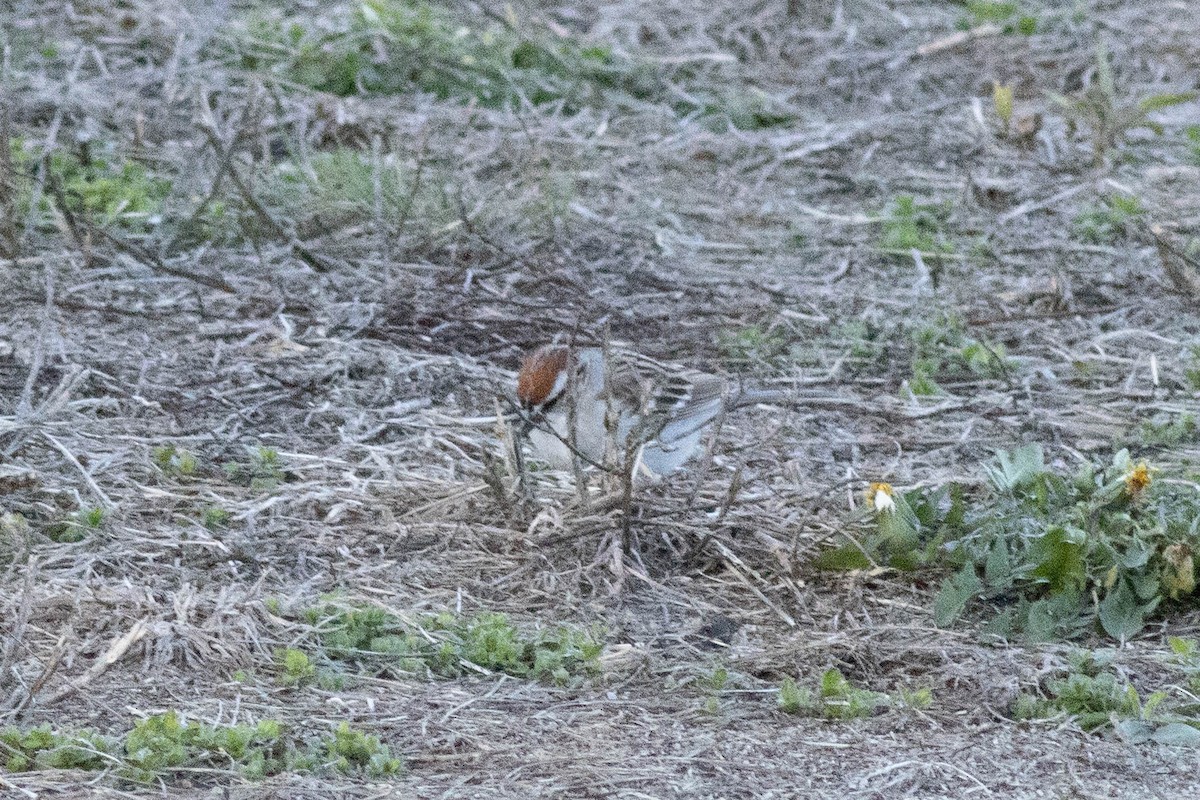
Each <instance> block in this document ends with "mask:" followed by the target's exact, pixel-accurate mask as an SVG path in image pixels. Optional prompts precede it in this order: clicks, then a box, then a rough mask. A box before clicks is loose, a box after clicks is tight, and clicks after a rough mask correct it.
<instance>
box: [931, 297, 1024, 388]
mask: <svg viewBox="0 0 1200 800" xmlns="http://www.w3.org/2000/svg"><path fill="white" fill-rule="evenodd" d="M909 338H910V339H911V341H912V375H911V377H910V378H909V381H908V388H909V390H910V391H911V392H912V393H913V394H915V395H918V396H929V395H937V394H941V393H942V388H941V386H940V385H939V382H947V381H970V380H978V379H981V378H983V379H992V380H996V379H1003V378H1006V377H1007V376H1008V374H1009V371H1010V368H1011V365H1010V362H1009V359H1008V356H1007V354H1006V353H1005V349H1004V345H1001V344H997V343H991V342H987V341H985V340H983V339H975V338H973V337H971V336H969V335H968V334H967V332H966V327H965V326H964V324H963V322H962V320H961V319H960V318H959V317H957V316H954V315H952V314H942V315H940V316H938V317H937V318H935V319H933V320H931V321H930V322H927V323H925V324H923V325H921V326H920V327H917V328H915V329H913V330H912V331H911V333H910V335H909Z"/></svg>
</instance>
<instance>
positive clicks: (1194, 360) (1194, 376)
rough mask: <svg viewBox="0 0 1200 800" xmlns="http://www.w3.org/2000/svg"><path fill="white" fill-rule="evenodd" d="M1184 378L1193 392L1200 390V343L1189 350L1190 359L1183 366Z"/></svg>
mask: <svg viewBox="0 0 1200 800" xmlns="http://www.w3.org/2000/svg"><path fill="white" fill-rule="evenodd" d="M1183 380H1184V382H1185V383H1187V387H1188V388H1189V389H1191V390H1192V391H1193V392H1200V344H1194V345H1192V346H1191V348H1190V349H1189V351H1188V360H1187V363H1186V364H1185V365H1184V367H1183Z"/></svg>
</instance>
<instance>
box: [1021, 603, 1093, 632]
mask: <svg viewBox="0 0 1200 800" xmlns="http://www.w3.org/2000/svg"><path fill="white" fill-rule="evenodd" d="M1081 606H1082V603H1081V600H1080V595H1079V594H1078V592H1074V591H1069V592H1063V593H1062V594H1058V595H1053V596H1051V597H1043V598H1042V599H1040V600H1035V601H1033V602H1032V603H1027V604H1024V605H1023V606H1022V608H1021V609H1020V611H1019V616H1020V617H1021V618H1022V619H1023V621H1024V623H1025V624H1024V625H1023V626H1022V628H1023V630H1024V632H1025V638H1026V639H1028V640H1030V641H1033V642H1049V641H1053V640H1055V639H1058V638H1062V637H1070V636H1074V635H1076V634H1077V633H1079V630H1080V629H1081V628H1082V627H1083V618H1082V608H1081Z"/></svg>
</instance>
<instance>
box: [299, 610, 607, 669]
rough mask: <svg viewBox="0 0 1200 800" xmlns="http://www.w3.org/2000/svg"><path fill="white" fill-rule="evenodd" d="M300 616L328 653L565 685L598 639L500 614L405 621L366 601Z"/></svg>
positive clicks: (385, 665)
mask: <svg viewBox="0 0 1200 800" xmlns="http://www.w3.org/2000/svg"><path fill="white" fill-rule="evenodd" d="M305 617H306V619H307V620H308V621H309V623H310V624H313V625H315V626H316V627H317V629H318V634H319V637H320V642H321V645H322V647H323V648H324V649H325V651H326V653H327V654H328V655H329V657H330V658H333V659H335V660H340V661H355V662H361V663H363V664H365V665H368V666H374V667H375V668H378V669H401V670H404V671H408V672H428V673H430V674H432V675H434V676H437V677H443V678H453V677H458V676H460V675H462V674H465V673H469V672H472V671H476V670H478V669H480V668H482V669H485V670H490V671H496V672H504V673H507V674H509V675H514V676H517V677H521V678H530V679H533V680H551V681H554V682H556V683H568V682H570V681H571V680H574V679H578V678H579V677H581V676H582V675H585V674H590V673H594V672H596V671H597V670H598V669H599V661H598V658H599V655H600V652H601V651H602V649H603V642H602V641H601V640H600V639H599V638H598V637H597V636H596V635H594V634H591V633H585V632H582V631H579V630H576V629H573V628H570V627H567V626H558V627H555V628H550V629H545V630H541V631H538V632H536V633H534V634H532V635H530V634H525V633H522V632H521V631H520V630H519V629H518V628H517V627H516V626H514V625H513V624H512V623H511V622H510V621H509V620H508V618H507V617H506V616H505V615H504V614H495V613H488V612H484V613H480V614H475V615H472V616H456V615H454V614H440V615H437V616H434V617H427V618H425V619H423V620H421V621H419V622H418V623H415V624H413V623H407V622H405V621H403V620H401V619H400V618H399V617H396V616H394V615H392V614H389V613H387V612H386V611H383V610H382V609H378V608H371V607H354V606H351V607H341V606H336V605H325V606H322V607H319V608H313V609H309V610H308V611H306V612H305Z"/></svg>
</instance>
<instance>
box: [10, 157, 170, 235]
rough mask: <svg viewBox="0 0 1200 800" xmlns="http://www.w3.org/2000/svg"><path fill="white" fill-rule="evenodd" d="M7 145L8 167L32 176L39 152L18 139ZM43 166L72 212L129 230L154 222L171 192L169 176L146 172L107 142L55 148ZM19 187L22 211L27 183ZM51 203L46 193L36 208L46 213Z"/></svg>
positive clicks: (25, 208)
mask: <svg viewBox="0 0 1200 800" xmlns="http://www.w3.org/2000/svg"><path fill="white" fill-rule="evenodd" d="M11 147H12V162H13V166H14V168H16V169H17V170H18V171H20V172H22V173H25V174H32V173H33V171H34V170H35V169H37V168H38V156H39V153H38V152H36V151H35V150H33V149H30V148H27V147H26V146H25V144H24V143H23V142H21V141H20V140H13V142H12V145H11ZM46 165H47V167H48V169H49V171H50V173H51V174H52V175H53V176H55V178H56V179H57V180H58V181H59V182H60V184H61V186H62V191H63V194H64V195H65V197H66V201H67V207H68V208H69V209H70V210H71V211H72V212H73V213H76V214H80V215H83V216H86V217H94V218H96V219H97V220H98V221H99V222H101V223H102V224H111V225H118V226H121V227H125V228H129V229H131V230H135V231H144V230H146V229H148V228H150V227H152V226H153V225H157V224H158V222H159V219H158V215H159V213H160V212H161V210H162V203H163V200H164V199H165V198H166V197H167V195H168V194H169V193H170V190H171V182H170V181H169V180H167V179H165V178H161V177H158V176H155V175H152V174H151V173H150V172H149V171H148V170H147V169H146V167H145V166H143V165H142V164H140V163H138V162H136V161H132V160H130V159H122V158H120V157H119V156H117V155H116V154H115V153H114V152H113V151H112V148H110V147H107V146H96V145H91V146H89V147H86V148H84V149H81V150H80V151H79V152H75V153H67V152H63V151H61V150H60V151H55V152H53V153H51V154H50V158H49V159H48V160H47V162H46ZM20 189H21V192H22V194H21V195H20V196H19V198H18V200H17V208H18V212H19V213H20V214H22V215H24V214H25V213H28V210H29V206H30V203H31V202H32V182H31V181H24V182H22V183H21V185H20ZM51 205H52V203H51V200H50V198H49V197H42V199H41V208H40V209H39V211H41V212H43V213H49V211H50V209H51Z"/></svg>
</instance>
